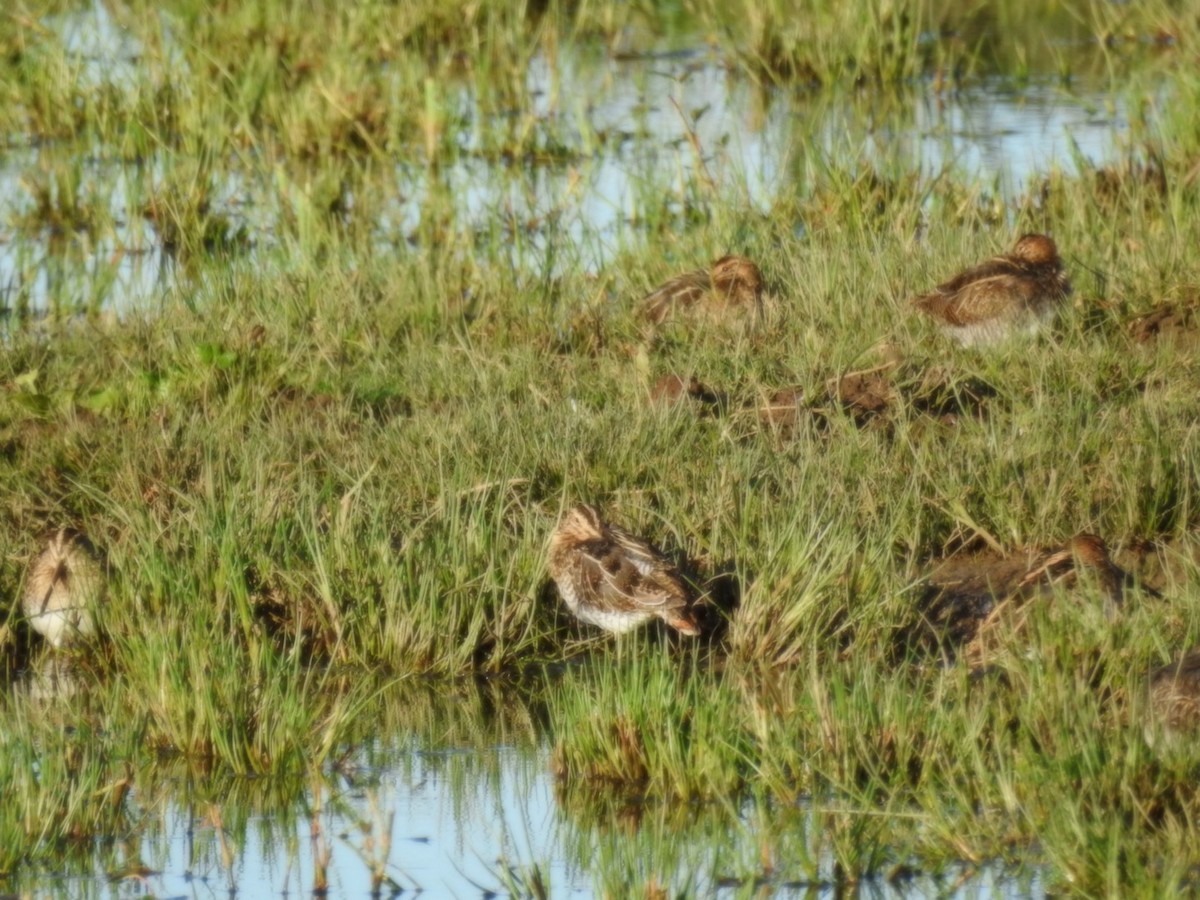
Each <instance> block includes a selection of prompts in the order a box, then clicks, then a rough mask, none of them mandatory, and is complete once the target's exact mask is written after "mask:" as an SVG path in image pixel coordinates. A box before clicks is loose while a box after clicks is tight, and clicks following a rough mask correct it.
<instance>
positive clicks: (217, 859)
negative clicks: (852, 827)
mask: <svg viewBox="0 0 1200 900" xmlns="http://www.w3.org/2000/svg"><path fill="white" fill-rule="evenodd" d="M51 669H52V670H53V675H54V678H55V679H56V683H57V684H58V685H60V686H63V685H69V694H68V695H67V696H70V697H75V698H78V696H79V695H78V692H79V691H80V690H82V689H83V686H82V685H81V684H80V682H81V681H82V682H86V680H87V679H86V678H83V677H81V678H80V679H78V680H72V679H71V677H70V675H69V672H68V671H67V670H65V669H64V668H63V666H61V665H58V664H54V665H52V666H51ZM48 683H49V676H48V673H45V672H42V673H30V674H29V675H28V676H27V678H26V679H25V681H24V682H23V687H22V686H19V687H18V690H24V689H29V690H30V691H31V692H32V691H33V690H36V691H37V692H38V693H37V697H38V702H40V703H42V704H45V709H46V710H47V712H48V713H49V712H52V711H53V710H54V708H55V707H54V704H55V702H56V700H55V696H54V692H53V691H52V690H49V689H48ZM553 684H554V681H553V680H550V681H548V682H543V683H542V684H540V685H539V686H538V687H536V688H534V689H532V690H530V691H526V690H520V689H517V688H515V687H514V686H512V685H502V684H487V683H479V684H475V683H466V682H457V683H455V684H454V685H453V687H451V688H449V689H447V688H446V687H432V686H429V685H423V684H416V683H412V682H401V683H396V684H394V685H392V686H391V687H389V688H385V689H384V690H383V691H382V692H381V693H380V694H379V695H378V696H377V697H376V698H375V701H374V702H375V703H377V704H378V707H373V708H372V709H370V710H368V711H367V713H366V714H367V715H368V716H369V717H370V718H372V719H374V718H376V717H377V718H378V721H379V722H380V723H381V724H382V725H383V726H384V730H385V732H386V733H383V734H380V735H379V736H378V737H376V738H375V739H373V740H370V741H367V742H364V743H362V744H359V745H357V746H355V747H352V748H345V751H344V752H343V753H342V754H341V755H340V756H339V758H338V761H337V763H336V764H335V765H333V766H330V767H327V768H326V769H325V771H324V772H323V773H322V774H321V775H320V776H318V777H315V778H313V779H309V780H308V783H307V785H306V786H305V787H303V788H301V789H299V790H296V788H295V785H294V784H287V783H273V782H271V781H270V780H268V779H253V778H244V779H230V778H223V779H212V780H208V779H205V778H204V777H203V776H194V775H189V774H187V772H186V770H182V769H173V768H171V767H170V766H169V765H165V766H164V769H163V772H162V774H161V776H160V777H158V778H156V779H151V780H150V782H149V784H148V786H146V787H144V788H143V789H142V793H139V792H137V791H135V792H134V793H133V794H132V795H131V796H130V798H129V801H128V802H129V804H130V806H131V810H132V815H131V816H130V817H129V821H130V822H131V823H132V827H131V829H130V831H129V832H128V833H125V834H122V835H119V836H116V835H115V836H114V839H113V840H111V841H107V840H106V841H100V842H97V844H96V846H95V848H94V852H93V853H92V854H91V861H90V863H89V862H88V861H86V860H85V861H84V862H82V863H81V864H79V865H78V866H76V867H75V868H74V870H73V871H69V872H65V873H55V874H48V873H47V874H39V873H32V872H26V873H22V874H21V875H20V876H19V877H18V878H16V879H13V880H12V881H11V882H10V883H8V884H5V883H4V882H3V881H0V889H2V890H10V889H11V890H16V891H18V892H21V891H25V892H29V893H31V894H33V895H36V896H63V897H67V896H69V897H91V896H121V897H137V896H146V895H150V896H163V897H218V896H221V897H232V896H245V897H285V896H304V895H307V894H310V893H313V892H315V890H316V888H317V886H318V885H319V884H320V883H321V882H322V877H323V880H324V884H325V886H326V887H327V889H328V895H329V896H332V897H361V896H367V895H369V894H371V891H372V889H373V884H372V877H371V873H372V870H373V868H374V869H375V870H377V871H382V872H383V873H384V875H385V876H386V878H387V879H389V880H388V881H384V882H383V883H382V885H381V893H382V895H384V896H387V895H389V894H390V893H391V892H392V891H393V890H395V889H403V890H404V891H406V892H412V891H418V890H420V891H423V892H424V893H425V895H427V896H433V897H488V896H535V895H537V893H538V888H537V884H539V883H540V884H541V885H542V886H543V887H544V889H545V896H551V897H563V896H571V897H581V898H587V897H604V896H610V897H616V896H623V895H627V894H630V892H632V893H633V895H637V896H640V895H641V894H642V891H643V889H644V888H645V887H646V886H647V885H650V884H652V883H653V884H657V885H658V886H660V887H662V888H665V889H667V890H668V892H669V895H672V896H674V895H678V894H682V895H686V896H716V897H731V898H732V897H742V896H762V895H763V892H766V893H769V894H770V895H773V896H804V897H814V896H816V897H833V896H837V885H836V879H835V867H834V865H833V856H832V854H831V851H830V849H829V847H828V844H827V835H826V832H825V829H826V828H827V827H829V826H830V825H831V824H833V823H835V822H836V823H837V824H838V825H839V826H845V825H846V823H848V822H853V821H854V820H855V815H854V814H847V812H846V811H845V810H844V809H839V808H838V804H837V803H836V801H835V800H833V799H831V800H830V801H829V802H828V803H827V804H825V805H822V804H819V803H814V802H811V801H808V800H804V801H801V802H799V803H797V804H793V805H781V804H773V803H770V802H767V801H754V800H750V799H745V800H733V799H727V800H725V801H723V802H716V803H706V804H680V803H672V804H663V803H653V802H638V801H634V800H622V799H620V798H618V797H615V796H613V795H612V794H611V792H609V793H606V794H599V795H598V794H595V793H591V792H588V791H586V790H584V791H582V792H578V791H576V792H571V791H563V790H562V789H561V786H560V785H559V784H558V783H557V782H556V780H555V778H554V776H553V775H552V774H551V768H550V764H549V756H550V745H551V744H552V742H553V735H551V734H549V733H548V732H547V731H546V730H545V728H544V725H543V724H542V722H541V720H542V715H541V710H540V703H539V700H538V696H539V694H540V693H542V692H544V691H545V690H547V689H553ZM57 702H62V698H60V699H59V700H58V701H57ZM438 735H440V736H442V737H446V738H448V739H449V742H450V743H449V745H447V743H446V742H444V741H442V740H438V739H437V738H436V737H435V736H438ZM139 783H141V782H139ZM858 819H859V820H860V821H861V822H863V823H865V826H866V828H867V829H868V830H870V829H871V828H874V827H876V826H877V825H878V823H879V821H880V813H879V811H877V810H862V811H861V812H860V814H859V815H858ZM903 828H904V829H905V830H911V826H909V825H908V824H907V823H905V824H904V826H903ZM383 834H386V835H388V839H387V841H380V840H379V837H380V835H383ZM899 852H901V853H902V852H903V851H899ZM318 860H324V867H323V876H321V875H319V874H318V870H319V868H320V867H319V866H318ZM373 862H374V863H375V865H374V866H373ZM894 868H895V867H894V866H891V865H890V864H889V865H888V867H887V868H885V871H884V874H883V875H882V876H880V877H879V878H876V879H871V880H868V881H865V882H864V883H862V884H861V885H860V886H859V887H860V890H861V892H862V893H863V894H864V895H866V896H873V897H902V896H904V897H912V896H935V895H936V896H944V897H962V898H967V897H982V896H988V897H1029V896H1039V895H1041V894H1043V893H1044V887H1043V885H1042V882H1041V880H1040V875H1039V872H1038V871H1037V870H1033V871H1021V872H1018V871H1008V870H1005V869H1002V868H1000V867H999V866H993V865H984V866H980V867H978V868H973V867H969V866H967V865H965V864H957V863H955V864H952V865H950V866H948V867H947V869H946V871H944V872H942V873H940V874H939V875H938V876H937V877H934V876H932V875H928V874H921V873H914V872H905V873H903V875H902V877H896V878H894V879H893V880H891V881H889V880H888V874H889V873H888V869H892V870H894Z"/></svg>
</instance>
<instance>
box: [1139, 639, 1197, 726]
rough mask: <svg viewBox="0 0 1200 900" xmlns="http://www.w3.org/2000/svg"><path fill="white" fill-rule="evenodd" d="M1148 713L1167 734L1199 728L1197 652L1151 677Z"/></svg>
mask: <svg viewBox="0 0 1200 900" xmlns="http://www.w3.org/2000/svg"><path fill="white" fill-rule="evenodd" d="M1150 711H1151V714H1152V715H1153V717H1154V721H1155V723H1156V724H1158V725H1160V726H1161V727H1162V728H1164V729H1166V730H1167V731H1169V732H1177V733H1178V732H1185V731H1195V730H1196V729H1197V727H1200V650H1193V651H1192V652H1190V653H1185V654H1184V655H1183V656H1181V657H1180V658H1179V659H1177V660H1174V661H1172V662H1169V663H1167V664H1166V665H1165V666H1160V667H1159V668H1157V669H1155V670H1154V671H1152V672H1151V673H1150Z"/></svg>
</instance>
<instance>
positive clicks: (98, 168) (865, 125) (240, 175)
mask: <svg viewBox="0 0 1200 900" xmlns="http://www.w3.org/2000/svg"><path fill="white" fill-rule="evenodd" d="M160 18H161V26H160V27H161V29H162V31H163V40H162V43H163V45H164V46H165V47H167V48H172V47H174V43H173V41H172V40H171V37H170V33H171V24H170V22H169V20H168V18H167V17H166V16H165V15H163V16H161V17H160ZM45 24H46V27H47V28H48V29H49V30H51V31H53V32H55V33H57V34H58V35H59V38H60V41H61V43H62V46H63V48H64V52H65V53H66V55H67V58H68V59H71V60H74V61H75V62H76V63H77V64H78V65H79V66H80V75H79V77H80V79H81V80H82V81H83V82H84V83H87V82H88V80H89V79H90V80H93V81H94V80H96V79H105V83H106V85H107V86H108V87H109V88H110V89H129V88H130V85H131V83H132V79H133V78H134V77H135V74H134V72H136V71H137V66H138V65H139V61H140V60H141V48H140V46H138V45H137V42H136V41H135V40H134V39H133V38H132V37H130V35H129V34H128V33H127V32H126V31H125V30H124V29H122V28H120V27H119V26H117V25H115V24H114V23H113V21H112V18H111V16H110V14H109V13H108V11H107V10H106V7H105V6H104V5H102V4H100V3H97V4H95V5H94V6H93V7H92V8H91V9H90V10H86V11H84V12H80V13H75V14H65V15H62V16H58V17H55V18H52V19H48V20H46V21H45ZM1080 52H1085V50H1083V49H1081V50H1080ZM177 55H178V53H177V52H176V51H174V50H171V49H168V51H167V57H168V58H173V57H174V56H177ZM178 64H179V66H181V67H182V66H183V65H184V64H185V63H184V62H183V61H182V60H178ZM127 70H130V71H127ZM122 73H124V74H122ZM122 86H124V87H122ZM526 87H527V92H528V93H527V98H526V99H527V104H526V108H522V109H515V110H511V111H509V112H508V113H507V114H505V115H499V116H486V115H483V114H482V113H481V111H480V109H479V108H478V106H477V104H476V101H475V98H474V97H473V96H472V95H471V93H470V91H469V90H468V89H467V87H466V86H465V85H464V86H460V87H458V88H457V93H456V94H454V95H453V96H451V97H449V98H447V99H448V103H449V106H450V108H451V109H452V110H454V111H455V119H454V121H457V122H458V123H460V124H459V125H458V126H457V127H458V128H459V131H458V132H457V133H456V135H455V141H454V143H455V144H456V146H457V152H456V154H452V155H451V156H450V158H448V159H446V160H444V161H443V165H441V166H440V167H439V168H438V169H437V170H436V171H435V172H433V173H431V170H430V169H429V168H428V167H427V166H426V165H425V164H424V157H423V151H422V150H420V149H419V148H413V159H411V160H407V161H405V160H401V161H399V162H398V164H397V166H396V168H395V170H394V179H393V181H392V183H391V184H389V185H383V184H367V185H360V186H359V187H358V190H357V193H355V190H354V188H353V187H347V188H344V189H343V188H338V187H337V186H336V185H333V186H332V187H331V186H328V185H327V186H325V187H324V188H322V189H321V190H324V191H325V192H326V193H328V191H330V190H332V191H334V192H335V194H336V193H337V192H338V191H342V190H344V194H343V195H340V196H337V197H334V198H333V200H334V201H336V202H333V201H331V200H330V198H329V197H324V195H322V198H317V197H316V195H315V194H312V195H310V191H314V190H317V189H316V188H312V186H311V185H306V186H304V187H301V186H299V185H297V184H292V183H291V182H290V181H288V179H287V178H286V177H285V176H284V175H283V174H282V173H281V172H280V171H278V170H277V169H276V168H275V167H273V166H263V167H262V168H254V165H255V161H254V160H253V159H252V158H246V159H241V160H233V159H230V160H228V161H227V162H226V163H224V164H220V163H217V164H216V165H215V166H213V167H212V168H211V171H209V170H202V171H200V173H199V177H200V178H201V179H203V180H205V181H211V183H210V184H208V185H207V189H208V190H209V192H210V193H211V196H212V200H213V202H212V204H211V207H212V208H211V209H210V210H209V213H210V214H211V215H212V216H214V217H221V219H222V221H224V222H227V227H228V228H229V229H231V230H233V231H236V232H237V233H239V234H242V233H244V234H245V236H246V244H247V246H248V247H249V248H250V250H251V253H252V254H254V255H255V256H256V257H262V256H265V255H267V254H269V253H271V252H274V251H275V250H277V249H278V248H279V247H280V246H282V245H283V244H285V243H288V242H287V241H284V240H283V236H282V235H281V234H280V231H281V230H286V229H287V228H293V227H299V226H296V225H295V223H296V222H297V221H298V220H300V219H303V210H304V209H305V208H307V207H308V206H313V207H314V208H316V207H324V206H328V205H329V203H330V202H332V203H333V206H334V207H336V208H338V209H340V210H342V213H341V214H342V215H343V216H344V217H351V218H352V217H354V216H364V217H366V218H367V220H368V221H367V222H366V227H367V228H368V229H369V230H371V231H373V232H374V234H375V235H376V240H377V242H378V243H379V245H380V246H384V247H394V246H395V245H397V244H404V243H406V242H419V241H423V240H428V239H429V237H430V235H431V234H433V233H436V231H437V228H438V227H441V224H442V223H441V220H442V219H447V218H448V220H449V227H451V228H453V229H455V231H456V232H458V233H460V234H469V235H474V237H475V241H476V243H477V244H478V245H480V246H485V247H488V248H492V249H493V250H494V249H495V248H504V249H505V250H506V251H507V252H509V253H512V254H513V256H514V260H513V261H514V262H515V263H516V264H517V265H520V266H523V267H541V266H543V265H545V264H546V263H545V260H544V259H543V257H544V255H545V254H546V253H547V252H548V247H549V245H550V243H551V242H552V241H553V242H554V244H555V253H557V257H556V259H557V262H556V263H555V265H557V266H559V267H562V266H582V267H584V268H586V269H589V270H600V269H603V268H604V267H605V266H606V265H607V264H608V262H609V261H610V259H611V258H612V255H613V254H614V253H615V252H616V251H617V249H618V248H620V247H621V246H622V245H623V244H624V243H627V242H628V239H629V238H630V237H631V236H634V237H635V238H636V236H637V235H638V234H639V233H640V231H641V230H642V229H644V228H645V227H646V225H647V223H654V222H659V223H661V222H663V221H678V220H679V219H680V217H683V218H686V217H687V216H688V215H689V214H690V212H689V211H694V208H695V207H702V206H704V205H705V204H708V203H712V202H717V200H718V198H719V202H720V203H722V204H727V205H734V206H743V207H751V208H758V209H761V210H767V209H769V208H770V207H771V206H772V204H774V203H775V202H776V201H777V200H778V199H780V197H781V196H784V195H787V194H789V193H791V192H795V191H803V190H804V189H805V188H804V185H803V184H797V181H798V180H799V181H803V173H804V172H805V171H806V170H812V169H814V168H816V169H817V170H819V169H820V168H822V167H825V166H828V165H831V164H836V165H842V166H850V167H853V166H855V165H858V164H872V165H876V166H879V167H881V168H882V169H884V170H885V171H888V172H893V173H895V172H899V173H903V172H912V171H921V172H924V173H925V174H927V175H929V174H933V173H938V172H941V171H943V170H945V169H947V168H949V169H952V170H954V171H956V172H957V173H960V174H962V175H964V176H966V177H968V178H973V179H980V180H982V181H984V182H986V183H989V184H990V183H992V182H996V183H997V184H998V186H999V188H1000V190H1001V191H1002V192H1007V193H1009V194H1012V193H1016V192H1019V191H1021V190H1023V189H1025V188H1026V187H1027V186H1028V185H1029V183H1030V182H1031V181H1032V180H1033V179H1035V178H1036V177H1037V176H1038V173H1042V172H1045V171H1046V170H1047V169H1049V168H1051V167H1054V166H1059V167H1062V168H1064V169H1066V170H1072V169H1074V168H1075V167H1076V165H1077V163H1078V160H1081V159H1082V160H1089V161H1091V162H1094V163H1103V162H1105V161H1108V160H1110V159H1111V158H1112V157H1113V156H1114V155H1115V154H1116V153H1117V151H1118V150H1119V146H1120V144H1121V142H1122V136H1123V135H1125V134H1126V133H1127V131H1128V123H1127V121H1126V113H1125V103H1124V100H1123V99H1122V98H1121V97H1118V96H1114V95H1113V94H1112V93H1111V92H1110V91H1109V89H1108V87H1107V86H1106V85H1102V84H1099V83H1094V84H1090V85H1089V84H1086V83H1083V82H1078V83H1076V84H1075V85H1073V86H1072V88H1071V90H1069V91H1068V90H1066V89H1065V88H1063V87H1061V86H1060V84H1059V82H1058V81H1057V80H1045V81H1040V82H1039V81H1037V80H1036V79H1035V80H1032V81H1030V82H1028V83H1025V84H1023V85H1022V86H1020V87H1015V86H1013V85H1012V84H1011V83H1010V82H1008V81H1005V80H1002V79H992V80H982V81H979V82H977V83H975V84H973V85H972V86H970V87H966V88H963V89H959V90H955V91H940V90H937V89H935V86H934V85H933V84H931V83H930V84H919V85H915V86H911V87H909V88H908V89H904V90H902V91H899V92H896V91H889V92H885V93H874V94H873V93H868V92H863V91H842V92H839V91H820V92H812V93H808V92H806V93H796V92H793V91H790V90H787V89H778V90H773V91H768V92H764V91H763V90H761V89H760V88H759V87H758V86H756V85H754V84H752V83H750V82H748V81H747V80H746V79H744V78H742V77H741V76H740V75H739V74H738V73H737V71H736V68H735V67H733V66H730V65H728V64H727V61H726V60H723V59H721V58H719V57H717V56H716V55H715V54H714V53H713V52H712V51H708V50H706V51H704V52H700V53H694V54H674V55H663V56H655V57H649V58H638V59H627V58H626V59H617V58H614V57H612V56H611V55H609V54H607V53H605V52H604V51H603V50H602V48H600V47H597V46H580V47H571V46H567V47H563V48H562V49H561V50H560V51H559V52H557V53H555V54H554V57H553V59H551V58H550V57H548V56H546V55H538V56H535V57H534V58H533V59H532V60H531V62H530V63H529V68H528V72H527V75H526ZM451 89H452V90H454V88H451ZM80 152H81V151H80V149H79V148H77V147H64V146H61V145H55V144H45V145H40V146H37V147H30V148H28V149H24V150H17V151H15V152H12V153H11V154H10V155H9V156H8V158H7V159H6V160H5V161H4V163H3V166H2V167H0V207H3V208H5V209H7V210H10V215H9V219H8V221H7V222H5V223H4V224H5V227H6V228H7V229H8V239H7V241H0V306H3V307H7V308H8V309H10V310H11V309H23V308H29V309H33V310H39V309H46V308H47V307H48V306H49V305H50V304H51V303H52V302H55V303H58V304H60V305H61V304H63V303H67V304H70V305H73V306H77V307H90V308H97V307H107V308H110V309H114V310H116V311H118V312H120V311H122V310H125V309H128V308H130V307H132V306H141V305H145V304H147V303H150V302H153V301H154V300H156V299H160V298H161V297H163V296H164V295H165V294H166V293H167V292H168V290H169V287H170V285H171V284H172V283H174V280H175V279H176V278H177V277H178V275H179V273H178V272H177V271H176V270H175V269H174V268H172V266H171V261H170V260H171V257H170V255H169V254H167V253H164V252H163V250H164V247H169V245H170V240H169V237H164V235H163V234H162V233H160V231H159V230H156V229H155V228H154V227H152V226H151V225H149V224H148V223H147V222H146V221H145V219H144V217H143V216H144V212H145V209H146V203H147V200H148V198H149V197H150V196H151V195H152V194H154V192H155V191H161V190H170V184H171V183H172V180H171V179H172V173H173V172H174V170H175V168H177V167H179V166H181V165H182V166H184V167H185V168H186V167H187V166H191V168H192V169H195V168H196V165H197V164H196V162H195V161H188V160H180V159H177V158H175V157H173V156H172V157H168V156H164V157H161V158H151V159H147V160H142V161H141V162H140V163H139V164H138V165H136V166H134V165H130V164H127V163H123V162H120V161H118V160H117V159H115V157H113V156H107V155H106V151H105V150H104V149H103V148H99V149H97V150H92V149H89V150H88V152H87V153H86V156H87V157H88V159H87V161H86V162H83V161H81V160H80V159H79V155H80ZM114 152H115V151H114ZM514 154H516V155H514ZM64 167H65V168H67V169H68V170H70V171H72V172H76V173H77V175H78V180H79V182H80V183H79V184H78V186H77V188H76V190H77V191H78V192H79V193H80V194H81V195H85V196H86V197H87V199H88V201H89V202H90V203H93V204H96V205H99V206H100V207H104V208H106V210H107V213H108V214H109V216H110V218H111V222H112V224H111V227H108V228H104V229H101V230H99V231H98V232H96V233H75V234H71V235H68V236H67V237H68V238H69V240H67V241H66V245H67V246H69V247H71V248H73V251H72V252H66V251H65V250H64V242H63V240H62V236H61V235H57V236H56V235H54V234H50V233H47V230H45V229H38V228H31V227H25V226H23V225H19V223H20V222H21V221H22V216H27V215H28V214H29V213H30V211H31V209H34V208H35V206H36V197H35V196H34V195H35V194H36V190H33V189H31V187H30V186H31V185H36V184H37V182H38V180H39V178H41V179H45V178H47V177H49V176H48V175H47V173H53V172H55V171H57V170H58V169H60V168H64ZM184 174H185V175H186V174H187V173H184ZM187 181H188V178H178V177H177V178H176V179H175V181H174V183H176V184H186V183H187ZM318 200H320V202H318ZM447 208H448V209H449V212H447ZM435 210H436V212H435ZM431 216H434V217H436V218H438V220H439V222H438V223H435V224H436V225H437V227H434V226H433V225H431V222H430V218H431ZM289 245H290V246H294V243H293V244H289Z"/></svg>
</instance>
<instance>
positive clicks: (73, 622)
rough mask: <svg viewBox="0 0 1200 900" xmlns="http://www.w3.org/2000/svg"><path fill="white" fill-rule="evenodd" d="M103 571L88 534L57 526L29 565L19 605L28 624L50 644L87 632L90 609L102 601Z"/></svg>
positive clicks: (63, 642)
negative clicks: (46, 544)
mask: <svg viewBox="0 0 1200 900" xmlns="http://www.w3.org/2000/svg"><path fill="white" fill-rule="evenodd" d="M104 589H105V581H104V572H103V569H102V568H101V565H100V562H99V560H98V559H97V557H96V551H95V549H94V548H93V547H92V544H91V542H90V541H88V539H87V537H85V536H84V535H83V534H81V533H80V532H78V531H75V530H74V529H71V528H62V529H59V530H58V531H57V532H55V534H54V535H53V536H52V537H51V538H50V543H49V545H48V546H47V547H46V549H45V550H43V551H42V552H41V553H39V554H38V555H37V556H36V557H35V558H34V560H33V562H32V563H31V564H30V566H29V573H28V574H27V575H26V577H25V593H24V596H23V597H22V599H21V607H22V609H23V610H24V612H25V616H26V618H28V620H29V624H30V625H31V626H32V627H33V629H34V630H35V631H36V632H38V633H39V634H41V635H42V636H43V637H45V638H46V640H47V641H49V642H50V644H51V646H53V647H62V646H64V645H66V644H69V643H72V642H74V641H78V640H81V639H85V638H88V637H91V636H92V635H93V634H94V633H95V630H96V629H95V624H94V622H93V618H92V616H93V613H94V611H95V609H96V607H97V606H98V605H99V603H100V602H101V601H102V600H103V597H104Z"/></svg>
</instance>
